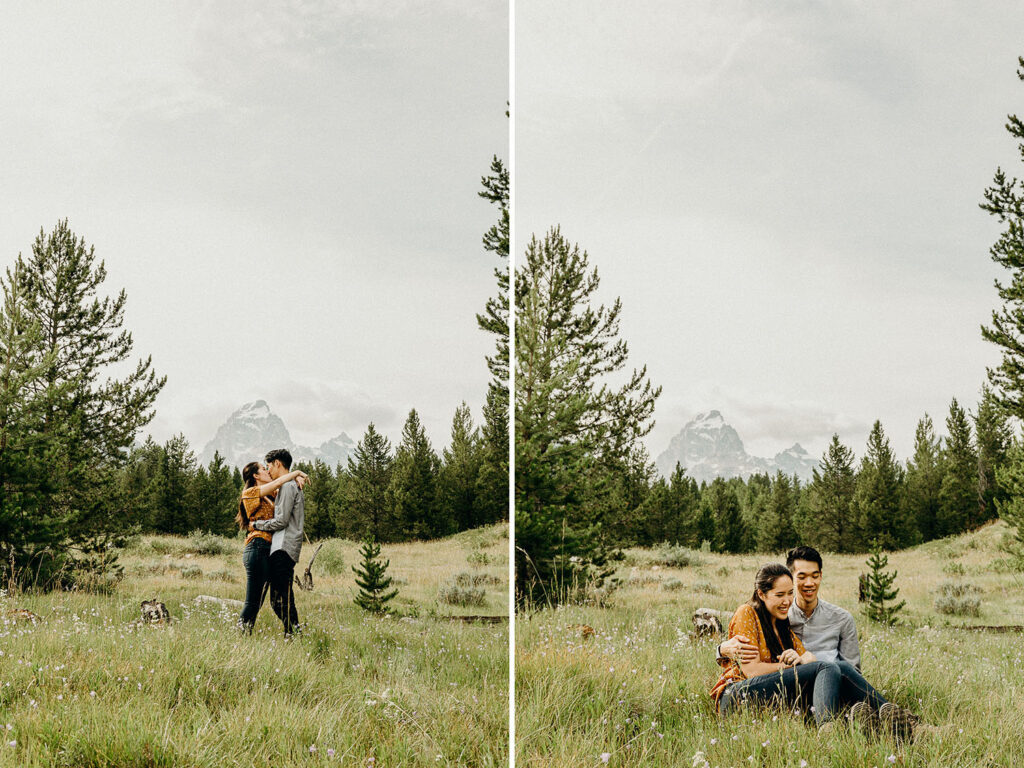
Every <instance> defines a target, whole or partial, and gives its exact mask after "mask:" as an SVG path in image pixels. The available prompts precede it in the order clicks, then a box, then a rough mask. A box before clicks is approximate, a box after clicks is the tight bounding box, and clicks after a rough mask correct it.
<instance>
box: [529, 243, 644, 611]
mask: <svg viewBox="0 0 1024 768" xmlns="http://www.w3.org/2000/svg"><path fill="white" fill-rule="evenodd" d="M599 282H600V280H599V278H598V275H597V270H596V269H594V270H591V269H590V268H589V257H588V256H587V254H586V252H583V251H581V250H580V249H579V247H578V246H574V245H570V243H569V242H568V241H567V240H566V239H565V238H564V237H562V234H561V232H560V231H559V230H558V228H557V227H556V228H553V229H552V230H551V231H550V232H548V234H547V235H545V237H544V239H543V240H537V238H536V237H534V238H532V239H531V241H530V243H529V245H528V246H527V249H526V253H525V255H524V259H523V262H522V264H521V266H520V268H519V269H518V270H517V272H516V283H515V301H516V414H515V415H516V418H515V429H516V477H515V493H516V555H517V557H516V596H517V601H518V602H519V603H520V604H522V603H523V602H524V601H530V600H539V599H545V598H546V599H547V600H548V601H555V600H558V599H559V596H558V595H555V594H552V591H553V588H554V587H555V585H556V584H564V583H566V578H565V569H566V568H568V567H569V563H570V558H578V559H579V560H580V561H581V562H583V563H584V564H586V563H592V564H593V565H594V566H595V567H596V568H598V569H601V568H602V563H603V561H604V558H605V556H606V555H607V543H606V542H605V541H603V538H602V531H601V522H602V520H601V519H600V518H599V517H598V516H597V514H596V513H595V511H594V508H593V507H592V506H591V505H590V503H589V502H590V501H591V498H590V496H589V494H590V493H593V492H597V493H600V492H601V491H602V490H603V489H602V486H601V482H602V480H603V479H604V478H602V477H601V475H600V473H599V470H600V468H601V467H608V466H611V465H613V464H616V463H618V464H619V465H620V466H627V465H630V464H631V463H632V462H633V461H634V459H633V458H632V454H633V451H634V449H635V448H636V447H637V446H638V441H639V440H640V438H642V437H643V436H644V435H646V434H647V433H648V432H649V431H650V429H651V428H652V427H653V412H654V402H655V399H656V398H657V396H658V395H659V394H660V391H661V389H660V388H655V387H652V386H651V383H650V381H649V380H648V379H647V370H646V368H641V369H639V370H634V371H633V372H632V374H631V375H628V376H626V377H625V381H624V383H619V384H616V385H613V384H611V383H610V381H609V378H610V377H612V376H615V375H616V374H619V372H620V371H622V369H623V368H624V367H625V366H626V361H627V359H628V356H629V349H628V347H627V345H626V342H625V341H624V340H622V339H621V338H619V320H620V313H621V310H622V305H621V303H620V302H619V301H618V300H616V301H615V303H614V304H613V305H612V306H611V307H610V308H609V307H605V306H603V305H595V304H594V303H593V302H594V301H595V298H596V297H595V292H596V291H597V287H598V284H599ZM634 513H635V510H629V509H622V510H618V514H622V515H631V514H634ZM598 578H600V576H599V575H598Z"/></svg>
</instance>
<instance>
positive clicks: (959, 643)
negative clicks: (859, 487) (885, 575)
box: [516, 524, 1024, 768]
mask: <svg viewBox="0 0 1024 768" xmlns="http://www.w3.org/2000/svg"><path fill="white" fill-rule="evenodd" d="M1003 527H1004V526H1002V524H997V525H994V526H989V527H988V528H986V529H983V530H981V531H978V532H975V533H973V534H970V535H968V536H966V537H960V538H959V539H955V540H951V541H949V542H933V543H931V544H928V545H924V546H922V547H917V548H915V549H912V550H907V551H904V552H899V553H895V554H893V555H891V556H890V566H891V567H895V568H896V569H897V570H898V571H899V577H898V579H897V582H896V586H898V587H900V588H901V591H900V597H901V598H904V597H905V598H906V599H907V601H908V608H907V610H906V612H905V619H906V621H907V623H906V624H904V625H903V626H900V627H896V628H895V629H884V628H882V627H879V626H878V625H871V624H869V623H868V622H867V621H866V620H865V619H864V618H863V616H862V614H860V613H859V611H858V604H857V574H858V573H859V572H861V571H862V570H863V569H864V568H863V563H864V558H863V557H861V556H837V555H826V557H825V569H824V573H825V581H824V585H823V587H822V592H821V595H822V597H823V598H824V599H826V600H828V601H830V602H834V603H838V604H839V605H842V606H843V607H844V608H846V609H847V610H850V611H851V612H852V613H853V614H854V616H855V617H856V619H857V624H858V630H859V633H860V637H861V651H862V658H863V669H864V672H865V675H866V676H867V678H868V680H870V681H871V682H872V683H873V684H874V685H875V686H876V687H877V688H878V689H879V690H880V691H882V692H883V694H884V695H886V696H887V697H888V698H889V699H890V700H892V701H895V702H897V703H899V704H902V705H904V706H907V707H910V708H911V709H912V710H913V711H915V712H917V713H919V714H921V715H923V716H924V718H925V719H926V720H927V721H928V722H930V723H934V724H949V727H948V728H947V729H946V730H945V731H943V732H942V733H941V734H940V735H933V736H931V737H929V738H927V739H922V740H920V741H919V742H917V743H916V744H913V745H910V746H908V747H905V748H897V746H896V745H895V744H894V743H892V742H891V741H889V740H887V739H882V740H871V739H867V738H865V737H863V736H862V735H860V733H858V732H850V731H848V730H842V731H841V732H839V733H838V734H833V735H831V736H821V737H819V736H818V734H817V731H816V730H815V729H814V728H813V727H808V725H806V724H805V723H804V721H803V718H802V717H798V716H794V715H793V714H790V713H786V712H781V711H771V710H767V711H761V712H755V711H747V712H743V713H740V714H737V715H735V716H733V717H730V718H729V719H728V720H724V719H722V718H721V717H720V716H719V715H718V714H717V713H716V712H715V709H714V707H713V705H712V702H711V700H710V698H709V697H708V689H709V688H710V687H711V685H712V684H713V683H714V681H715V680H716V679H717V678H718V675H719V668H718V666H717V665H716V664H715V662H714V654H715V651H714V648H715V645H716V644H717V642H718V640H717V639H709V640H696V639H694V638H693V637H692V635H691V633H692V629H693V625H692V621H691V616H692V613H693V610H694V609H695V608H698V607H702V606H705V607H709V608H718V609H723V610H729V611H731V610H733V609H735V608H736V606H737V605H739V604H740V603H741V602H743V601H744V600H745V599H746V598H747V597H748V596H749V594H750V591H751V587H752V582H753V576H754V572H755V571H756V569H757V567H758V566H759V565H760V564H762V562H768V561H772V560H778V559H781V553H780V554H779V555H776V556H751V555H740V556H725V555H715V554H707V553H702V555H701V557H702V560H703V562H702V563H701V564H700V565H697V566H689V567H683V568H665V567H664V566H661V567H659V570H658V574H659V575H664V576H667V577H669V578H672V579H678V580H679V581H681V582H682V583H683V586H682V587H681V588H676V589H672V590H666V589H663V588H662V587H661V586H660V585H659V584H658V583H651V582H648V581H646V580H645V579H644V574H645V573H646V572H648V571H649V570H650V569H653V567H654V564H657V563H658V562H659V558H658V557H657V556H656V553H650V552H645V551H642V550H634V551H632V552H630V553H628V554H627V558H626V561H625V562H626V563H627V565H625V566H624V568H623V570H622V572H620V574H619V575H620V576H621V577H622V581H623V584H624V586H623V587H621V588H620V589H619V591H618V592H616V593H615V594H614V595H613V596H612V603H611V606H610V607H606V608H602V609H598V608H593V607H568V608H559V609H556V610H543V611H540V612H538V613H535V614H533V615H532V616H530V617H529V618H528V619H527V618H526V617H523V618H522V619H520V620H519V621H518V622H517V625H516V641H517V650H516V699H517V702H516V704H517V706H516V718H517V726H516V732H517V742H518V743H517V745H516V750H517V762H516V764H517V765H519V766H552V767H554V766H576V765H592V766H601V765H604V764H608V765H612V766H691V765H697V766H704V765H705V763H706V764H707V765H708V766H711V767H714V766H720V767H721V768H725V766H750V765H755V766H770V767H771V768H782V767H783V766H793V767H794V768H795V767H798V766H806V767H808V768H809V767H811V766H814V767H817V766H844V767H845V766H866V767H868V768H870V767H871V766H876V767H877V768H882V766H889V765H894V764H895V765H906V766H927V767H928V768H938V767H939V766H941V767H942V768H946V767H947V766H1011V765H1018V764H1019V760H1020V756H1021V755H1024V723H1022V718H1021V717H1020V713H1021V712H1024V686H1021V685H1020V683H1019V681H1020V680H1024V637H1022V636H1021V635H1020V634H1014V633H1010V634H998V633H992V632H982V631H978V632H973V631H964V630H963V629H959V628H957V627H958V626H959V625H962V624H967V623H969V624H982V625H1008V624H1015V625H1020V624H1024V590H1022V587H1024V577H1022V576H1021V574H1008V573H1000V572H998V570H997V569H995V568H993V567H992V562H993V556H994V554H995V552H996V551H997V543H998V539H999V536H1000V534H1001V531H1002V528H1003ZM951 553H955V555H953V554H951ZM951 557H955V558H958V559H959V560H960V561H961V562H962V565H963V568H964V571H965V573H967V574H968V578H969V579H970V580H971V582H972V583H974V584H975V585H976V586H977V587H978V588H979V589H980V590H981V598H982V601H981V611H980V616H978V617H977V618H974V617H970V618H963V617H949V616H943V615H940V614H938V613H936V612H935V609H934V606H933V600H934V595H935V589H936V587H937V585H939V584H940V583H941V582H942V581H943V580H944V579H945V578H948V577H947V576H945V575H944V574H943V566H944V565H945V564H946V563H947V562H949V560H950V558H951ZM628 563H648V564H650V565H648V566H646V567H642V566H630V565H628ZM723 566H724V569H723ZM708 583H713V584H714V585H715V586H716V587H718V593H708V592H706V591H701V585H703V584H708ZM584 628H587V629H589V628H592V629H593V633H592V634H591V633H590V632H589V631H584ZM698 753H701V754H700V755H698Z"/></svg>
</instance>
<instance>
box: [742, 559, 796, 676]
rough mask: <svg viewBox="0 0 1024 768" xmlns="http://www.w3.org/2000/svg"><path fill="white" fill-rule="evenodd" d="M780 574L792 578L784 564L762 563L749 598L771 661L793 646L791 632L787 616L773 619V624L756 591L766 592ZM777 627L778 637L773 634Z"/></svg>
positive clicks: (771, 617)
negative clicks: (752, 592)
mask: <svg viewBox="0 0 1024 768" xmlns="http://www.w3.org/2000/svg"><path fill="white" fill-rule="evenodd" d="M782 576H788V577H789V579H790V580H792V579H793V574H792V573H791V572H790V570H789V568H787V567H786V566H784V565H783V564H782V563H768V564H767V565H762V566H761V568H760V570H758V572H757V576H755V577H754V595H753V597H751V598H750V605H751V606H753V608H754V613H756V614H757V620H758V621H759V622H760V623H761V633H762V634H763V635H764V642H765V644H766V645H767V646H768V652H769V653H770V654H771V655H772V661H778V660H779V656H781V655H782V652H783V651H784V650H786V649H787V648H792V647H793V633H792V631H791V630H790V628H789V618H788V617H787V618H785V619H775V620H774V622H775V623H774V625H773V624H772V619H773V618H774V617H773V616H772V615H771V614H770V613H768V608H767V606H766V605H765V604H764V600H762V599H761V596H760V595H758V594H757V593H758V592H759V591H760V592H764V593H766V594H767V593H768V592H769V591H770V590H771V589H772V587H774V586H775V582H776V581H778V580H779V578H781V577H782ZM776 627H777V628H778V630H779V634H778V637H776V636H775V628H776ZM780 639H781V640H782V644H781V645H780V644H779V640H780Z"/></svg>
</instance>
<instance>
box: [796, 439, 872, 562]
mask: <svg viewBox="0 0 1024 768" xmlns="http://www.w3.org/2000/svg"><path fill="white" fill-rule="evenodd" d="M853 462H854V456H853V451H852V450H851V449H850V448H848V447H847V446H845V445H843V444H842V443H841V442H840V441H839V435H832V442H831V443H829V446H828V448H827V449H825V453H824V455H823V456H822V457H821V469H820V470H819V469H818V468H817V467H815V469H814V473H813V480H812V481H811V483H810V485H809V486H808V487H807V498H806V502H805V504H804V505H803V506H804V508H805V509H806V511H807V514H804V515H801V516H800V521H799V522H798V523H797V524H796V528H797V533H798V535H799V537H800V538H801V540H802V541H804V542H806V543H808V544H810V545H812V546H815V547H818V548H819V549H824V550H825V551H828V552H853V551H856V549H857V540H856V535H857V518H856V506H855V496H856V491H857V483H856V473H855V472H854V468H853Z"/></svg>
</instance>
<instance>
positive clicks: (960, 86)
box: [515, 0, 1024, 458]
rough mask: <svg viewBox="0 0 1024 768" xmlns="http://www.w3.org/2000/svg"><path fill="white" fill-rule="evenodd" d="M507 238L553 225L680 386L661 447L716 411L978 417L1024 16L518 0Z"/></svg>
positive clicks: (810, 427) (778, 437) (738, 417)
mask: <svg viewBox="0 0 1024 768" xmlns="http://www.w3.org/2000/svg"><path fill="white" fill-rule="evenodd" d="M516 14H517V15H516V41H517V50H516V104H517V108H516V169H515V170H516V201H515V202H516V208H515V215H516V237H517V240H518V250H519V252H522V250H523V248H524V247H525V244H526V241H527V239H528V238H529V235H530V234H531V233H537V234H538V235H541V234H543V232H544V231H546V230H547V228H548V227H549V226H550V225H552V224H561V226H562V233H563V235H565V236H566V237H567V238H569V239H570V240H571V241H574V242H578V243H579V244H580V246H581V247H583V248H585V249H586V250H587V251H588V252H589V254H590V257H591V262H592V264H594V265H596V266H597V267H598V269H599V272H600V274H601V278H602V291H603V296H604V297H605V299H606V300H611V299H612V298H613V297H614V296H621V297H622V300H623V307H624V308H623V322H622V331H623V336H624V337H625V338H626V339H627V340H628V342H629V344H630V347H631V352H632V361H633V362H634V363H635V364H642V363H646V364H647V365H648V368H649V372H650V375H651V378H652V379H653V381H654V382H655V383H656V384H661V385H664V393H663V394H662V397H661V399H660V400H659V403H658V407H657V411H656V414H655V415H656V418H657V426H656V428H655V430H654V432H653V433H652V434H651V436H650V438H649V440H648V447H649V449H650V452H651V455H652V458H653V457H655V456H657V454H658V453H660V452H661V451H663V450H664V449H665V448H666V447H667V445H668V442H669V440H670V438H671V437H672V435H674V434H675V433H676V432H678V431H679V430H680V429H681V428H682V426H683V425H684V424H685V423H686V421H687V420H689V419H690V418H692V417H693V416H694V415H696V414H697V413H698V412H700V411H707V410H710V409H712V408H717V409H720V410H721V411H722V413H723V415H724V416H725V418H726V420H727V421H728V422H729V423H731V424H732V425H733V426H734V427H736V429H737V430H738V431H739V433H740V436H741V437H742V438H743V439H744V441H745V443H746V446H747V449H748V451H750V452H752V453H755V454H759V455H773V454H774V453H775V452H777V451H779V450H781V449H783V448H785V447H788V446H789V445H791V444H792V443H793V442H796V441H799V442H800V443H802V444H803V446H804V447H805V448H806V449H807V450H808V451H810V452H811V453H812V454H814V455H816V456H820V455H821V453H822V451H823V450H824V449H825V447H826V445H827V443H828V440H829V439H830V437H831V435H832V433H833V432H838V433H839V435H840V437H841V438H842V439H843V440H844V442H846V444H847V445H849V446H850V447H852V448H853V449H854V450H855V452H856V453H857V455H858V457H859V456H861V455H862V454H863V452H864V444H865V441H866V437H867V433H868V431H869V429H870V427H871V424H872V423H873V422H874V420H875V419H880V420H881V421H882V424H883V426H884V427H885V429H886V431H887V433H888V435H889V436H890V438H891V441H892V445H893V447H894V449H895V450H896V452H897V454H898V455H900V456H901V457H906V456H907V455H908V454H909V453H910V452H911V451H912V448H913V437H914V428H915V425H916V423H917V421H918V419H919V418H920V417H921V416H922V415H923V414H924V413H925V412H926V411H927V412H928V413H930V414H931V416H932V417H933V419H934V421H935V422H936V426H937V427H939V429H940V431H941V432H944V431H945V424H944V421H945V417H946V415H947V413H948V409H949V402H950V399H951V398H952V397H954V396H955V397H957V398H958V399H959V400H960V402H961V404H962V405H965V406H968V407H974V405H975V403H976V402H977V397H978V391H979V388H980V386H981V384H982V383H983V381H984V379H985V367H986V366H991V365H993V364H995V363H997V361H998V354H997V351H996V350H995V348H994V347H991V346H990V345H988V344H987V343H985V342H983V341H982V339H981V336H980V333H979V326H980V325H981V324H982V323H985V322H988V320H989V319H990V317H991V311H992V309H993V308H994V307H995V306H996V302H997V296H996V293H995V290H994V288H993V287H992V281H993V279H994V278H995V277H996V276H997V275H998V274H999V271H998V268H997V267H996V266H995V265H993V264H992V263H991V261H990V259H989V255H988V248H989V246H990V244H991V243H992V242H993V241H994V240H995V238H996V236H997V234H998V231H999V227H998V224H997V222H996V221H995V220H994V219H992V218H991V217H990V216H988V214H986V213H984V212H983V211H981V210H980V209H979V208H978V203H979V202H980V201H981V200H982V191H983V190H984V189H985V187H986V186H987V185H988V184H989V183H990V182H991V179H992V175H993V172H994V171H995V169H996V166H998V165H1002V166H1003V167H1004V168H1006V169H1007V170H1009V171H1011V172H1012V173H1013V174H1014V175H1020V174H1021V173H1022V171H1024V169H1022V168H1021V167H1020V164H1019V160H1017V157H1018V155H1017V153H1016V148H1015V142H1014V141H1013V139H1012V138H1011V137H1010V136H1009V135H1008V134H1007V133H1006V132H1005V130H1004V128H1003V126H1004V123H1005V122H1006V115H1007V114H1008V113H1011V112H1017V113H1018V114H1024V84H1022V83H1021V82H1020V81H1019V80H1018V79H1017V76H1016V74H1015V70H1016V66H1017V56H1018V55H1021V54H1024V38H1022V36H1021V30H1022V29H1024V5H1021V4H1020V3H1011V2H998V3H983V4H963V3H951V2H945V3H942V2H938V3H937V2H931V1H929V2H901V3H886V2H872V3H859V2H857V3H854V2H773V3H756V2H718V0H716V1H715V2H695V3H678V2H675V1H674V0H673V1H672V2H650V1H648V2H643V3H639V4H638V3H634V2H605V3H600V4H595V3H592V2H582V1H574V2H559V3H554V4H553V3H548V2H543V1H542V0H518V2H517V4H516Z"/></svg>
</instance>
